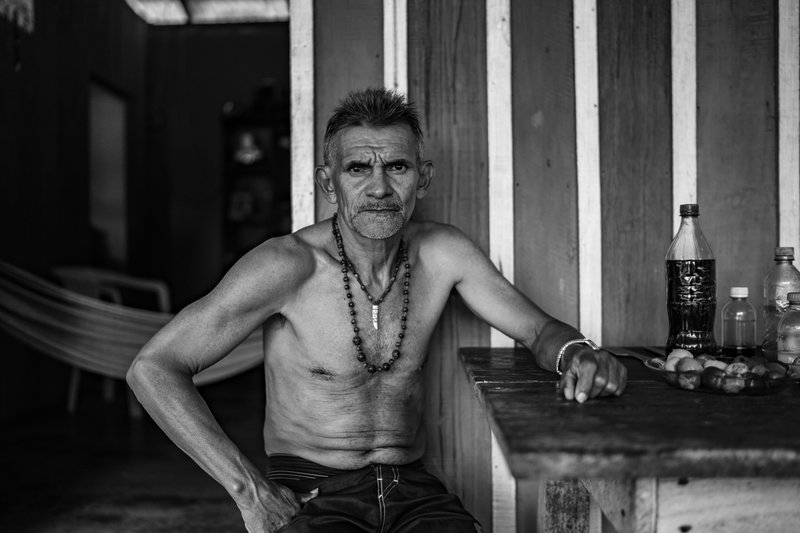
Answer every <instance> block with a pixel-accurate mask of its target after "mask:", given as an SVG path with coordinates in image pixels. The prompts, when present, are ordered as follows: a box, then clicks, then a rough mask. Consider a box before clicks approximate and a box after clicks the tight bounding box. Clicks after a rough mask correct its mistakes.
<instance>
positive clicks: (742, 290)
mask: <svg viewBox="0 0 800 533" xmlns="http://www.w3.org/2000/svg"><path fill="white" fill-rule="evenodd" d="M749 294H750V291H748V290H747V287H731V298H747V296H748V295H749Z"/></svg>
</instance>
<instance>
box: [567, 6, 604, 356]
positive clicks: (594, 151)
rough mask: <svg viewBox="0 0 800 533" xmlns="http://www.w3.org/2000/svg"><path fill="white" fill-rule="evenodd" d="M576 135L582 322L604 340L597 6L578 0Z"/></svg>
mask: <svg viewBox="0 0 800 533" xmlns="http://www.w3.org/2000/svg"><path fill="white" fill-rule="evenodd" d="M573 11H574V17H575V19H574V35H575V37H574V38H575V134H576V141H575V142H576V146H575V149H576V157H577V171H578V253H579V257H578V282H579V284H580V287H579V304H578V306H579V312H578V315H579V319H578V321H579V325H580V329H581V331H582V332H583V334H584V335H586V336H587V337H591V338H592V339H594V340H595V341H596V342H597V343H602V342H603V339H602V337H603V290H602V287H603V284H602V268H600V265H602V264H603V251H602V230H601V225H602V224H601V220H602V216H601V209H600V203H601V196H600V117H599V96H598V92H599V89H598V72H597V5H596V2H595V0H574V3H573Z"/></svg>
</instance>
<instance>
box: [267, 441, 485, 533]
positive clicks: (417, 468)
mask: <svg viewBox="0 0 800 533" xmlns="http://www.w3.org/2000/svg"><path fill="white" fill-rule="evenodd" d="M282 459H283V461H282ZM285 461H289V462H290V463H291V466H287V465H286V462H285ZM304 461H305V459H300V458H298V457H294V456H271V457H270V460H269V464H268V468H267V478H269V479H271V480H272V481H275V482H276V483H281V484H284V485H286V486H287V487H289V488H290V489H292V490H294V491H295V492H309V491H311V490H313V489H314V488H316V489H318V491H319V493H318V495H317V496H316V497H315V498H313V499H311V500H309V501H308V502H307V503H305V504H304V505H303V507H302V509H301V510H300V512H299V513H298V514H297V516H296V517H295V518H294V519H293V520H292V521H291V522H289V523H288V524H287V525H285V526H284V527H283V528H281V529H280V531H281V533H301V532H324V533H339V532H342V533H345V532H346V533H350V532H370V533H373V532H374V533H411V532H428V531H430V532H433V533H462V532H463V533H476V532H481V531H482V529H481V527H480V524H478V522H477V521H476V520H475V519H474V518H473V517H472V515H470V514H469V513H468V512H467V511H466V510H465V509H464V507H463V506H462V505H461V501H460V500H459V499H458V497H456V496H455V495H453V494H450V493H448V492H447V489H446V488H445V487H444V485H443V484H442V483H441V482H440V481H439V480H438V479H437V478H436V477H435V476H433V475H431V474H429V473H428V472H426V471H425V469H424V468H422V464H421V463H420V462H416V463H412V464H410V465H401V466H397V465H385V464H373V465H370V466H366V467H364V468H360V469H358V470H335V469H329V468H326V467H323V466H321V465H317V464H316V463H312V462H310V461H305V462H306V463H308V471H309V472H313V474H309V475H308V476H304V474H303V470H304V469H303V468H302V462H304ZM282 463H283V464H282ZM281 472H283V473H285V472H292V473H293V476H291V477H289V476H288V475H287V478H286V479H281V477H280V475H281V474H280V473H281ZM320 472H327V473H331V475H327V476H326V477H316V476H319V475H321V474H320ZM312 475H313V476H315V478H314V479H310V476H312Z"/></svg>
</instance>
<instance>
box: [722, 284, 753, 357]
mask: <svg viewBox="0 0 800 533" xmlns="http://www.w3.org/2000/svg"><path fill="white" fill-rule="evenodd" d="M730 295H731V300H730V301H729V302H728V303H726V304H725V307H723V308H722V353H723V355H727V356H730V357H735V356H737V355H743V356H746V357H752V356H754V355H756V309H755V307H753V304H751V303H750V302H749V301H747V297H748V296H749V291H748V289H747V287H731V292H730Z"/></svg>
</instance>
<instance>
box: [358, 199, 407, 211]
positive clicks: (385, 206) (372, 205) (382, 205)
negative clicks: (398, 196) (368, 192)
mask: <svg viewBox="0 0 800 533" xmlns="http://www.w3.org/2000/svg"><path fill="white" fill-rule="evenodd" d="M402 209H403V204H402V203H401V202H398V201H396V200H390V201H386V202H364V203H363V204H360V205H359V206H358V207H357V208H356V210H357V211H373V210H392V211H402Z"/></svg>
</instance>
